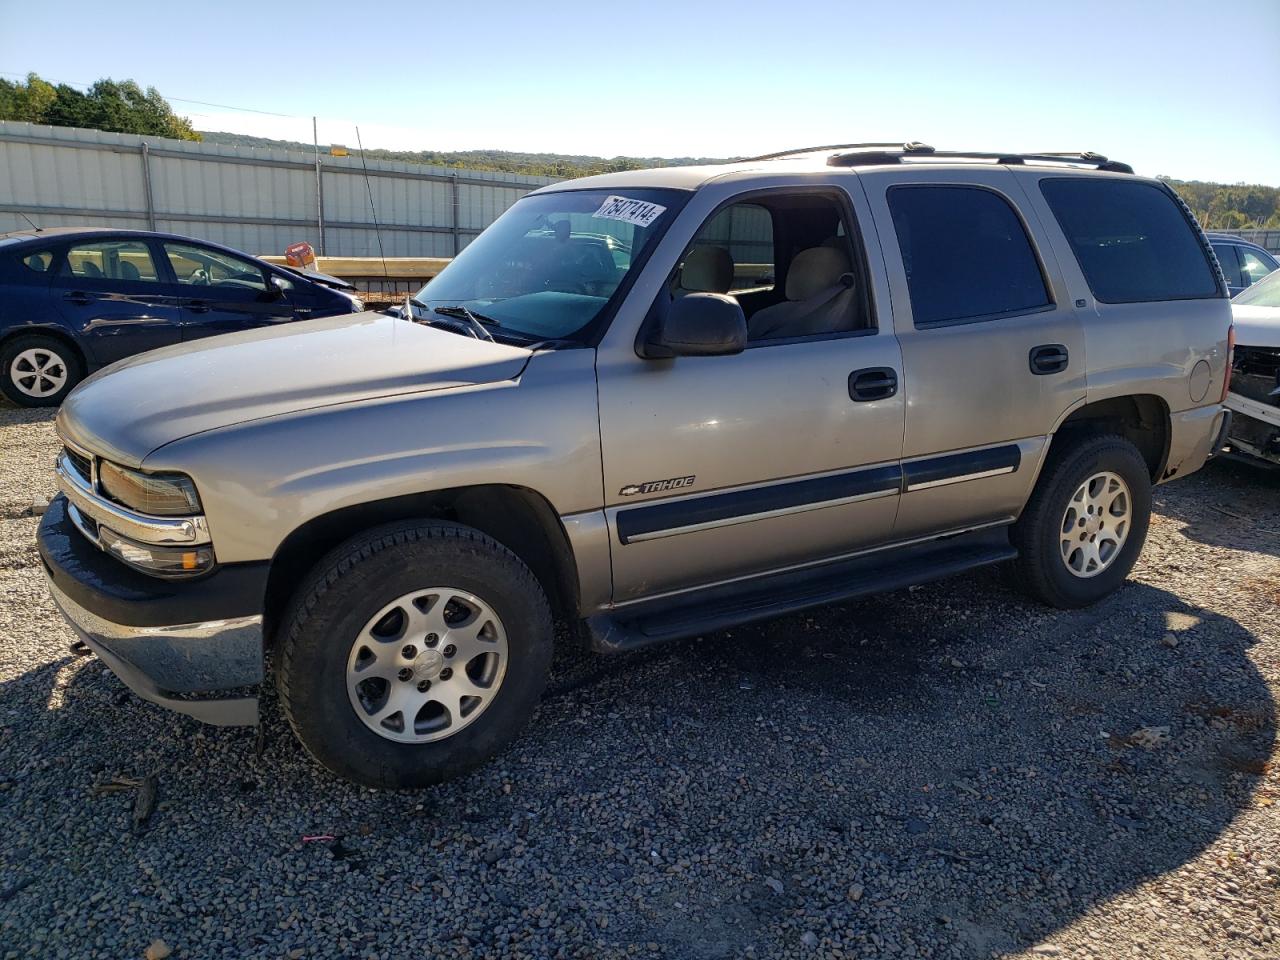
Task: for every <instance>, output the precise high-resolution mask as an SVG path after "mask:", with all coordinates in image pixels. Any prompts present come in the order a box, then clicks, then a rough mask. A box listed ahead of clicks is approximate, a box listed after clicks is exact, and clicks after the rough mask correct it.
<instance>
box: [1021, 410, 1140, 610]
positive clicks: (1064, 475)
mask: <svg viewBox="0 0 1280 960" xmlns="http://www.w3.org/2000/svg"><path fill="white" fill-rule="evenodd" d="M1060 444H1061V446H1059V445H1060ZM1103 471H1109V472H1111V473H1114V474H1116V475H1117V476H1119V477H1120V478H1121V479H1122V480H1123V481H1124V482H1125V483H1126V484H1127V485H1128V487H1129V495H1130V499H1131V501H1132V503H1131V509H1132V519H1131V521H1130V526H1129V533H1128V536H1127V538H1126V539H1125V540H1124V544H1123V545H1122V546H1121V548H1120V550H1119V551H1118V553H1116V555H1115V557H1114V559H1112V560H1111V561H1110V566H1108V567H1106V568H1105V569H1104V570H1102V572H1101V573H1098V574H1096V575H1094V576H1091V577H1087V578H1086V577H1079V576H1076V575H1074V574H1073V573H1072V572H1071V571H1070V570H1069V569H1068V567H1067V564H1066V561H1065V560H1064V559H1063V556H1062V550H1061V548H1060V539H1059V538H1060V534H1061V525H1062V522H1063V518H1064V516H1065V514H1066V510H1067V506H1068V503H1069V501H1070V500H1071V498H1072V496H1073V495H1074V494H1075V492H1076V490H1077V489H1079V487H1080V485H1081V484H1083V483H1084V482H1085V481H1086V480H1088V479H1089V478H1090V477H1092V476H1094V475H1095V474H1098V473H1101V472H1103ZM1150 519H1151V474H1150V471H1149V468H1148V467H1147V463H1146V461H1145V460H1143V458H1142V454H1141V453H1139V452H1138V448H1137V447H1135V446H1134V445H1133V444H1132V443H1130V442H1129V441H1128V440H1126V439H1125V438H1124V437H1121V436H1117V435H1114V434H1092V435H1085V436H1082V437H1079V438H1069V437H1060V438H1058V439H1056V440H1055V441H1054V445H1053V448H1052V449H1051V450H1050V452H1049V458H1048V461H1047V462H1046V463H1045V466H1044V470H1043V471H1042V472H1041V474H1040V479H1039V481H1038V482H1037V483H1036V488H1035V491H1034V492H1033V493H1032V495H1031V500H1030V501H1029V502H1028V504H1027V506H1026V509H1025V510H1023V512H1022V516H1021V517H1020V518H1019V519H1018V522H1017V523H1016V524H1014V527H1013V534H1012V540H1013V545H1014V546H1015V547H1017V549H1018V559H1017V560H1015V561H1014V563H1013V570H1012V573H1013V580H1014V583H1015V585H1016V586H1017V587H1018V588H1019V589H1020V590H1022V591H1023V592H1024V593H1026V594H1028V595H1030V596H1032V597H1034V598H1035V599H1037V600H1040V601H1042V602H1044V603H1047V604H1049V605H1050V606H1053V607H1059V608H1062V609H1066V610H1071V609H1076V608H1079V607H1086V606H1088V605H1089V604H1091V603H1096V602H1097V601H1099V600H1101V599H1102V598H1103V597H1105V596H1107V595H1109V594H1111V593H1113V592H1114V591H1115V590H1116V589H1118V588H1119V587H1120V585H1121V584H1122V583H1124V580H1125V577H1127V576H1128V575H1129V571H1130V570H1132V569H1133V565H1134V562H1135V561H1137V559H1138V555H1139V554H1140V553H1141V552H1142V545H1143V543H1144V542H1145V541H1146V538H1147V525H1148V523H1149V522H1150Z"/></svg>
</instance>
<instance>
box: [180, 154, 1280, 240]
mask: <svg viewBox="0 0 1280 960" xmlns="http://www.w3.org/2000/svg"><path fill="white" fill-rule="evenodd" d="M200 135H201V136H202V137H203V138H204V141H205V142H206V143H223V144H229V145H231V146H240V147H284V148H287V149H290V150H312V149H314V147H313V146H312V144H309V143H301V142H299V141H296V140H270V139H267V138H266V137H250V136H246V135H244V134H240V133H218V132H216V131H208V130H202V131H200ZM347 146H348V149H351V150H354V148H353V147H351V145H349V144H348V145H347ZM321 149H322V150H324V151H325V152H326V153H327V152H328V151H329V146H328V145H327V144H325V145H322V146H321ZM365 153H366V154H367V155H368V156H370V157H377V158H378V159H380V160H402V161H406V162H408V163H423V164H430V165H432V166H438V167H458V168H462V169H467V170H497V171H502V172H504V173H521V174H528V175H530V176H541V177H557V178H560V179H565V180H567V179H570V178H572V177H585V176H587V175H589V174H593V173H612V172H615V171H618V170H643V169H645V168H647V167H674V166H679V165H681V164H689V163H717V162H721V160H723V158H714V157H592V156H586V155H580V154H564V153H521V152H518V151H514V150H458V151H446V150H367V151H365ZM1163 179H1166V180H1168V178H1163ZM1168 183H1169V185H1170V186H1172V187H1173V188H1174V189H1175V190H1177V191H1178V193H1179V195H1181V197H1182V199H1183V200H1185V201H1186V202H1187V205H1188V206H1189V207H1191V210H1192V212H1193V213H1194V214H1195V215H1196V219H1197V220H1199V221H1200V223H1201V225H1202V226H1203V227H1204V228H1205V229H1206V230H1238V229H1247V228H1250V227H1255V228H1256V227H1263V228H1273V229H1274V228H1280V189H1278V188H1276V187H1266V186H1260V185H1257V184H1245V183H1236V184H1227V183H1206V182H1202V181H1199V180H1192V181H1184V180H1168Z"/></svg>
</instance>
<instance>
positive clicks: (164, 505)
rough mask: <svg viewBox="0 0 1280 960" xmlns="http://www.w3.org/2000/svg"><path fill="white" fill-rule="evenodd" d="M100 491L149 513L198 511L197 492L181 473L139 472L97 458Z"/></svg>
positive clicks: (171, 514)
mask: <svg viewBox="0 0 1280 960" xmlns="http://www.w3.org/2000/svg"><path fill="white" fill-rule="evenodd" d="M98 482H99V483H100V484H101V485H102V492H103V493H105V494H106V495H107V496H108V497H110V498H111V499H112V500H114V501H115V502H116V503H119V504H121V505H122V506H125V507H128V508H129V509H130V510H136V511H137V512H138V513H144V514H147V515H148V516H152V517H190V516H194V515H195V514H198V513H199V512H200V496H199V494H197V493H196V485H195V484H194V483H192V482H191V478H190V477H188V476H184V475H183V474H181V473H142V472H140V471H138V470H130V469H128V468H127V467H120V466H117V465H116V464H114V463H111V462H109V461H107V460H102V461H99V464H98Z"/></svg>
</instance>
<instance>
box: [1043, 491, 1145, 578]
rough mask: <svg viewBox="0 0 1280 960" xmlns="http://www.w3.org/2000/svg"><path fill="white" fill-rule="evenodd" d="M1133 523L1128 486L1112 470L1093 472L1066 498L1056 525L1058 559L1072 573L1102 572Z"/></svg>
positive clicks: (1122, 544) (1117, 551)
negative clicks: (1059, 523) (1057, 531)
mask: <svg viewBox="0 0 1280 960" xmlns="http://www.w3.org/2000/svg"><path fill="white" fill-rule="evenodd" d="M1132 522H1133V497H1132V496H1131V494H1130V493H1129V485H1128V484H1127V483H1125V482H1124V480H1123V479H1122V478H1121V477H1120V476H1119V475H1118V474H1115V473H1112V472H1110V471H1104V472H1102V473H1095V474H1094V475H1093V476H1091V477H1090V478H1089V479H1087V480H1086V481H1085V482H1084V483H1082V484H1080V486H1079V487H1078V488H1076V492H1075V493H1074V494H1073V495H1072V497H1071V499H1070V500H1069V501H1067V508H1066V510H1065V511H1064V512H1063V515H1062V525H1061V527H1060V528H1059V537H1058V541H1059V548H1060V550H1061V555H1062V562H1063V563H1065V564H1066V566H1067V569H1068V570H1069V571H1071V573H1072V575H1074V576H1077V577H1081V578H1088V577H1096V576H1097V575H1098V574H1100V573H1102V572H1103V571H1104V570H1106V569H1107V568H1108V567H1110V566H1111V564H1112V563H1114V562H1115V559H1116V557H1118V556H1119V555H1120V551H1121V550H1122V549H1123V548H1124V544H1125V541H1126V540H1127V539H1128V537H1129V528H1130V526H1131V525H1132Z"/></svg>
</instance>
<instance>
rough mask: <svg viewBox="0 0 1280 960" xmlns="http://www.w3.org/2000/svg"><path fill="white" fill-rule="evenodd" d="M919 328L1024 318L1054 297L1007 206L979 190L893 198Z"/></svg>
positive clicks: (912, 191) (900, 193)
mask: <svg viewBox="0 0 1280 960" xmlns="http://www.w3.org/2000/svg"><path fill="white" fill-rule="evenodd" d="M889 210H890V212H891V213H892V214H893V227H894V230H895V231H896V232H897V234H898V246H899V247H900V248H901V250H902V263H903V267H904V268H905V269H906V272H907V289H908V290H909V291H910V294H911V314H912V317H913V318H914V320H915V325H916V326H917V327H920V326H928V325H929V324H933V323H945V322H947V321H950V320H972V319H976V318H979V317H996V316H1003V315H1008V314H1013V313H1022V312H1025V311H1028V310H1035V309H1038V308H1040V307H1044V306H1047V305H1048V304H1049V303H1050V298H1049V291H1048V290H1047V289H1046V288H1045V285H1044V277H1043V275H1042V274H1041V273H1040V262H1039V261H1038V260H1037V259H1036V255H1035V252H1034V251H1033V250H1032V249H1031V241H1030V240H1028V239H1027V233H1026V231H1025V230H1024V229H1023V227H1022V222H1021V221H1020V220H1019V219H1018V215H1017V214H1016V213H1014V211H1013V208H1012V207H1011V206H1009V203H1008V201H1007V200H1005V199H1004V198H1003V197H1001V196H1000V195H999V194H996V193H993V192H992V191H990V190H984V189H980V188H977V187H934V186H903V187H894V188H892V189H891V190H890V191H889Z"/></svg>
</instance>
